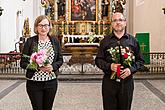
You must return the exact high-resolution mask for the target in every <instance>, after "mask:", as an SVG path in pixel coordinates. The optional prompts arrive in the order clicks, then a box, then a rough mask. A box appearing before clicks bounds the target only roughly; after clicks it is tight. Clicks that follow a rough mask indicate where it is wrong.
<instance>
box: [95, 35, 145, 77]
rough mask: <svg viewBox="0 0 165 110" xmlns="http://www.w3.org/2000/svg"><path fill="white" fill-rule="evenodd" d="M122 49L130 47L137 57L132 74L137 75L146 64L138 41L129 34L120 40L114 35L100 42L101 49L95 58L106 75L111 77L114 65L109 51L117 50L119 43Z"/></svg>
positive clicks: (131, 68)
mask: <svg viewBox="0 0 165 110" xmlns="http://www.w3.org/2000/svg"><path fill="white" fill-rule="evenodd" d="M118 42H120V45H121V46H122V47H129V49H130V50H131V51H132V52H133V55H134V56H135V61H134V62H133V63H132V65H131V67H129V68H130V70H131V73H132V74H133V73H135V72H136V71H138V69H139V68H140V67H141V65H143V64H144V59H143V56H142V54H141V52H140V46H139V43H138V41H137V40H136V39H135V38H134V37H133V36H131V35H130V34H128V33H125V34H124V35H123V36H122V37H121V38H120V39H118V38H117V37H116V36H115V34H114V33H112V34H110V35H108V36H105V37H104V39H103V40H102V41H101V42H100V47H99V49H98V53H97V55H96V58H95V63H96V65H97V67H98V68H100V69H102V70H103V72H104V73H105V75H108V76H109V75H111V72H112V70H111V68H110V67H111V66H110V65H111V64H112V63H113V61H112V58H111V55H110V53H109V52H108V51H107V50H108V49H110V48H111V47H112V48H115V47H117V46H119V43H118Z"/></svg>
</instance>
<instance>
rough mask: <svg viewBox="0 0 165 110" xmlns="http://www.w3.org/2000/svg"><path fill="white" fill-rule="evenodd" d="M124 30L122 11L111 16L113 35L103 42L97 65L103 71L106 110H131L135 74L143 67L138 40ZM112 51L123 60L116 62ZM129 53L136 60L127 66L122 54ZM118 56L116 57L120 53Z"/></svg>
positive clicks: (99, 50) (124, 23) (132, 60)
mask: <svg viewBox="0 0 165 110" xmlns="http://www.w3.org/2000/svg"><path fill="white" fill-rule="evenodd" d="M125 27H126V19H125V18H124V15H123V14H122V13H120V12H115V13H114V14H113V15H112V29H113V32H112V33H111V34H110V35H109V36H105V37H104V39H103V40H102V41H101V42H100V47H99V49H98V53H97V55H96V58H95V63H96V65H97V66H98V68H100V69H102V70H103V72H104V77H103V81H102V97H103V107H104V110H131V103H132V98H133V90H134V82H133V74H134V73H135V72H136V71H137V70H138V69H139V68H140V67H141V65H143V64H144V59H143V57H142V55H141V52H140V47H139V43H138V41H137V40H136V39H135V38H134V37H133V36H131V35H130V34H128V33H126V31H125ZM124 48H125V50H124ZM109 49H110V51H111V50H114V49H118V50H119V51H117V52H118V53H119V56H120V61H118V62H117V61H115V60H114V57H113V54H112V53H111V52H110V51H109ZM123 50H124V51H123ZM128 50H129V51H130V52H129V54H128V55H130V56H132V55H133V56H134V57H132V59H131V60H129V61H130V62H128V63H127V64H128V65H125V59H124V58H125V57H123V52H127V51H128ZM113 52H114V51H113ZM131 54H132V55H131ZM115 55H116V56H117V54H115ZM128 55H127V56H128ZM119 67H121V68H119ZM114 73H115V74H114Z"/></svg>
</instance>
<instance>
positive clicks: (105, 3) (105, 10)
mask: <svg viewBox="0 0 165 110" xmlns="http://www.w3.org/2000/svg"><path fill="white" fill-rule="evenodd" d="M101 6H102V16H108V6H109V2H108V1H107V0H102V3H101Z"/></svg>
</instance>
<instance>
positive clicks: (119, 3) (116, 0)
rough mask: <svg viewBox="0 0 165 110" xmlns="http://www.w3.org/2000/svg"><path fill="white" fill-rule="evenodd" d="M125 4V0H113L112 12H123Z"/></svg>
mask: <svg viewBox="0 0 165 110" xmlns="http://www.w3.org/2000/svg"><path fill="white" fill-rule="evenodd" d="M125 4H126V0H113V5H114V7H113V9H112V10H113V12H121V13H123V12H124V6H125Z"/></svg>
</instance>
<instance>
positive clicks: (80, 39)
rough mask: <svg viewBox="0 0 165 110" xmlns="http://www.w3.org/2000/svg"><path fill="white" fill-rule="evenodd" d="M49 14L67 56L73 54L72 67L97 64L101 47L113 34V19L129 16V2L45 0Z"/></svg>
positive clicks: (121, 0) (46, 12)
mask: <svg viewBox="0 0 165 110" xmlns="http://www.w3.org/2000/svg"><path fill="white" fill-rule="evenodd" d="M44 1H47V2H46V3H47V5H44V6H45V14H46V15H48V16H49V17H50V18H51V20H52V24H53V29H52V35H55V36H56V37H58V39H59V41H60V43H61V47H62V52H63V53H69V54H71V55H72V56H71V59H70V60H69V62H68V65H72V64H74V63H80V64H84V63H90V64H94V58H93V55H95V54H96V52H97V49H98V47H99V43H100V41H101V39H102V38H103V36H104V35H108V34H109V33H111V31H112V29H111V15H112V13H113V12H115V11H120V12H122V13H124V12H125V4H126V0H44Z"/></svg>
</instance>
